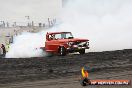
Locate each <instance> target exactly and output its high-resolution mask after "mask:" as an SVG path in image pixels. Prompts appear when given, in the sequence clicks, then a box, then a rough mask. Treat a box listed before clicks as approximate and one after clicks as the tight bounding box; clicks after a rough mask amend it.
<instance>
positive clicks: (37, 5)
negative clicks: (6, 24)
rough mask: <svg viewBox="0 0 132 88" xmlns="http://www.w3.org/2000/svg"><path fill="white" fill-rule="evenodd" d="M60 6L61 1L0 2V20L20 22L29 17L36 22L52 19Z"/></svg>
mask: <svg viewBox="0 0 132 88" xmlns="http://www.w3.org/2000/svg"><path fill="white" fill-rule="evenodd" d="M61 6H62V3H61V0H0V20H5V21H6V20H7V21H20V20H26V18H25V16H30V18H31V19H33V20H36V21H43V19H46V18H48V17H50V18H54V17H56V15H57V14H58V13H59V10H60V8H61Z"/></svg>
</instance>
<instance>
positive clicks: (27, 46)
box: [6, 33, 45, 58]
mask: <svg viewBox="0 0 132 88" xmlns="http://www.w3.org/2000/svg"><path fill="white" fill-rule="evenodd" d="M43 44H44V40H43V35H42V34H41V33H34V34H33V33H23V34H22V35H19V36H16V37H15V38H14V43H13V44H11V45H10V49H9V52H8V53H7V54H6V58H24V57H40V56H43V55H45V53H44V52H43V51H42V50H41V49H40V46H42V45H43Z"/></svg>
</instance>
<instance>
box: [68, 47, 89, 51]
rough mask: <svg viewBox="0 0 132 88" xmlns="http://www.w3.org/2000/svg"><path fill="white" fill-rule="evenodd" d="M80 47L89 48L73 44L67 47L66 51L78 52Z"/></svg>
mask: <svg viewBox="0 0 132 88" xmlns="http://www.w3.org/2000/svg"><path fill="white" fill-rule="evenodd" d="M82 49H89V47H88V46H87V47H78V46H73V47H68V48H67V51H68V52H79V51H80V50H82Z"/></svg>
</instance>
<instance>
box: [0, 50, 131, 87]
mask: <svg viewBox="0 0 132 88" xmlns="http://www.w3.org/2000/svg"><path fill="white" fill-rule="evenodd" d="M84 65H87V66H89V67H90V69H89V78H90V79H129V80H132V49H125V50H117V51H105V52H89V53H86V54H84V55H79V54H71V55H67V56H53V57H39V58H38V57H35V58H1V59H0V88H82V86H81V85H80V83H79V77H80V69H81V67H82V66H84ZM86 88H132V85H131V84H130V85H111V86H108V85H105V86H99V85H96V86H86Z"/></svg>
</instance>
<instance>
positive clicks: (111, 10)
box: [6, 0, 132, 58]
mask: <svg viewBox="0 0 132 88" xmlns="http://www.w3.org/2000/svg"><path fill="white" fill-rule="evenodd" d="M59 18H60V22H59V25H57V26H56V27H54V28H52V29H50V30H47V31H71V32H72V33H73V35H74V36H75V37H78V38H86V39H89V40H90V50H89V51H106V50H117V49H127V48H128V49H129V48H132V45H131V44H132V34H131V33H132V1H131V0H69V3H68V4H67V5H66V6H65V7H64V8H63V9H62V11H61V14H60V15H59ZM47 31H43V32H40V33H36V34H31V33H26V34H25V33H23V35H20V36H18V37H16V38H15V42H14V44H12V45H11V47H10V50H9V52H8V53H7V55H6V56H7V57H17V58H18V57H38V56H43V54H45V53H43V52H42V51H41V50H40V49H37V50H36V48H39V47H40V46H44V42H45V35H46V32H47ZM42 53H43V54H42Z"/></svg>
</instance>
